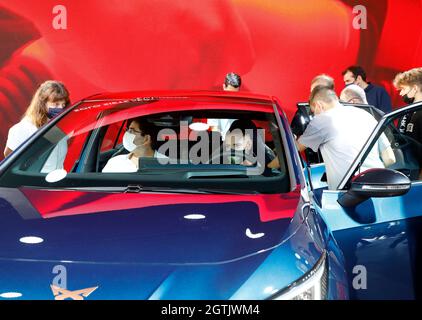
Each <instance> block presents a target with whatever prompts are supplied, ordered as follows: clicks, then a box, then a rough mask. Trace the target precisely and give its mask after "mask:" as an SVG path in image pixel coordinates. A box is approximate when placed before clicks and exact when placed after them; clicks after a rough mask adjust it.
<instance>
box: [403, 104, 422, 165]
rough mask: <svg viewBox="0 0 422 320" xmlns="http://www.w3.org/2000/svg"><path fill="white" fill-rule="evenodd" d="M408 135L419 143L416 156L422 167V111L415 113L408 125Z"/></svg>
mask: <svg viewBox="0 0 422 320" xmlns="http://www.w3.org/2000/svg"><path fill="white" fill-rule="evenodd" d="M406 134H407V135H408V136H409V137H411V138H413V139H414V140H416V141H417V142H419V143H418V145H417V146H416V149H417V151H416V155H417V157H418V160H419V164H421V165H422V110H421V111H416V112H415V113H413V115H412V117H411V118H410V121H409V122H408V123H407V125H406Z"/></svg>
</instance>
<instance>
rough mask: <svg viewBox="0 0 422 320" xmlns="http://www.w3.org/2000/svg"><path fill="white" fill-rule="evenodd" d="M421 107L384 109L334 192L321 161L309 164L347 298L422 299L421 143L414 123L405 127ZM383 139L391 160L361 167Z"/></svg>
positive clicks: (315, 196) (318, 207)
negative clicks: (344, 277) (339, 258)
mask: <svg viewBox="0 0 422 320" xmlns="http://www.w3.org/2000/svg"><path fill="white" fill-rule="evenodd" d="M421 109H422V104H421V103H415V104H413V105H410V106H408V107H405V108H402V109H399V110H397V111H394V112H392V113H389V114H387V115H384V116H383V117H382V118H381V120H380V121H379V123H378V126H377V127H376V129H375V130H374V132H373V133H372V135H371V137H370V138H369V139H368V141H367V142H366V144H365V146H364V147H363V148H362V150H361V152H360V154H359V155H358V156H357V158H356V159H355V161H354V163H353V164H352V165H351V167H350V168H349V170H348V172H347V174H346V175H345V177H344V178H343V180H342V182H341V183H340V185H339V186H338V188H337V190H327V188H326V183H325V182H323V181H321V177H322V176H323V172H324V171H325V169H324V165H323V164H316V165H310V166H308V172H309V175H308V176H309V181H310V182H311V186H313V188H312V198H313V201H312V203H313V204H314V205H315V210H316V211H317V212H318V214H319V215H320V216H321V217H322V219H323V220H324V221H325V223H326V224H327V225H328V228H329V229H330V231H331V232H332V234H333V236H334V238H335V239H336V241H337V244H338V245H339V247H340V249H341V251H342V252H343V255H344V258H345V263H346V264H345V270H346V272H347V274H348V287H349V295H350V298H351V299H420V298H421V297H422V281H421V276H420V275H419V272H420V271H419V270H420V267H421V257H422V256H421V234H422V229H421V227H422V224H421V223H422V220H421V218H420V216H421V215H422V205H421V203H420V202H419V201H421V200H420V198H421V196H422V184H421V180H422V171H421V168H422V145H421V142H420V141H419V140H418V138H417V136H415V135H413V134H412V133H409V131H410V132H412V131H414V132H416V131H417V128H413V127H408V130H407V131H408V132H406V133H404V131H405V130H403V126H404V127H405V126H406V124H405V123H404V122H403V119H405V118H406V117H404V116H405V115H406V116H407V118H408V119H410V118H411V117H412V116H413V115H414V114H416V113H420V112H422V111H421ZM403 123H404V125H403ZM407 126H412V124H407ZM404 129H406V128H404ZM385 139H387V140H388V143H389V145H390V147H391V151H392V153H393V154H394V161H393V163H389V164H388V165H386V168H385V169H370V170H367V171H364V172H361V170H360V167H361V165H362V164H363V163H364V162H365V159H366V157H367V155H368V154H369V152H370V151H371V150H372V148H379V147H380V143H381V142H382V141H385Z"/></svg>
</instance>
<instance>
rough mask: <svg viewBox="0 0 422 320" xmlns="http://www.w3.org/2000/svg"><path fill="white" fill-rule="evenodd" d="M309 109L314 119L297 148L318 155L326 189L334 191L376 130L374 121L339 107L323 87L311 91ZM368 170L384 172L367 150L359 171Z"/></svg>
mask: <svg viewBox="0 0 422 320" xmlns="http://www.w3.org/2000/svg"><path fill="white" fill-rule="evenodd" d="M309 105H310V107H311V111H312V112H313V113H314V114H315V116H314V118H313V119H312V120H311V122H310V123H309V125H308V127H307V128H306V130H305V132H304V133H303V135H302V136H301V137H299V139H298V141H297V146H298V149H299V151H303V150H305V149H306V148H311V149H312V150H313V151H315V152H317V151H318V149H319V150H320V151H321V154H322V157H323V159H324V163H325V169H326V172H327V181H328V188H329V189H331V190H335V189H337V187H338V185H339V183H340V181H341V179H342V178H343V177H344V175H345V174H346V172H347V170H348V169H349V167H350V165H351V164H352V162H353V161H354V159H355V158H356V156H357V155H358V153H359V151H360V150H361V149H362V147H363V145H364V144H365V142H366V141H367V140H368V138H369V136H370V135H371V133H372V131H373V130H374V128H375V127H376V125H377V121H376V120H375V118H374V117H373V116H372V115H371V114H369V113H368V112H366V111H364V110H362V109H358V108H351V107H346V106H343V105H342V104H341V103H340V102H339V99H338V97H337V95H336V93H335V92H334V91H333V90H332V89H330V88H327V87H324V86H317V87H316V88H314V90H313V91H312V93H311V96H310V99H309ZM369 168H384V164H383V162H382V161H381V158H380V154H379V151H378V148H373V149H372V150H371V152H370V153H369V155H368V157H367V158H366V160H365V163H364V165H363V166H362V171H364V170H366V169H369Z"/></svg>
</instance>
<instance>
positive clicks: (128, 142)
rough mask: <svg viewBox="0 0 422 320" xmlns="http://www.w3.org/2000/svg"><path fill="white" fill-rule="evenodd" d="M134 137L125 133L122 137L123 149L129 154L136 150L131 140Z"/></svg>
mask: <svg viewBox="0 0 422 320" xmlns="http://www.w3.org/2000/svg"><path fill="white" fill-rule="evenodd" d="M135 137H136V136H135V135H134V134H133V133H129V132H125V134H124V135H123V147H125V149H126V150H127V151H129V152H132V151H133V150H135V149H136V147H137V146H136V144H134V143H133V140H135Z"/></svg>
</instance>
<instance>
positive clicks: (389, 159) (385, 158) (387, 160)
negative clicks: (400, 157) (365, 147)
mask: <svg viewBox="0 0 422 320" xmlns="http://www.w3.org/2000/svg"><path fill="white" fill-rule="evenodd" d="M381 159H382V162H384V165H385V166H386V167H389V166H391V165H393V164H395V163H396V156H395V155H394V151H393V149H392V148H391V146H390V147H388V148H386V149H384V150H383V151H382V152H381Z"/></svg>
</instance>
